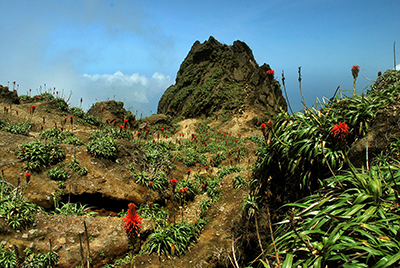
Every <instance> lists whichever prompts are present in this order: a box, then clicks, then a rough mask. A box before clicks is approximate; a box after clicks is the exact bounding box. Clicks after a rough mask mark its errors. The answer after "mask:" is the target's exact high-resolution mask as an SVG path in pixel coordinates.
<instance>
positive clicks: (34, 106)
mask: <svg viewBox="0 0 400 268" xmlns="http://www.w3.org/2000/svg"><path fill="white" fill-rule="evenodd" d="M35 109H36V105H35V104H34V105H32V113H34V112H35Z"/></svg>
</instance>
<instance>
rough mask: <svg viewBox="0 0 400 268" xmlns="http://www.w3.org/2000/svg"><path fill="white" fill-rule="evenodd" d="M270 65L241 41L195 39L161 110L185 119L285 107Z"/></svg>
mask: <svg viewBox="0 0 400 268" xmlns="http://www.w3.org/2000/svg"><path fill="white" fill-rule="evenodd" d="M268 70H271V68H270V66H269V65H267V64H263V65H262V66H261V67H260V66H259V65H258V64H257V62H256V61H255V59H254V56H253V53H252V51H251V49H250V48H249V46H248V45H247V44H246V43H244V42H242V41H235V42H234V43H233V45H231V46H228V45H225V44H221V43H220V42H218V41H217V40H216V39H215V38H214V37H212V36H211V37H210V38H209V39H208V40H207V41H205V42H204V43H200V42H199V41H196V42H195V43H194V44H193V46H192V48H191V49H190V52H189V54H188V55H187V56H186V58H185V60H184V61H183V63H182V64H181V66H180V69H179V71H178V74H177V77H176V83H175V85H172V86H170V87H169V88H168V89H167V90H166V91H165V93H164V94H163V96H162V97H161V100H160V102H159V104H158V113H165V114H170V115H171V116H181V117H183V118H192V117H199V116H201V115H206V116H210V115H214V114H222V115H228V114H232V113H236V112H241V111H243V110H244V109H253V110H255V111H257V113H259V114H268V113H270V112H274V111H276V110H278V109H280V108H282V109H284V110H286V101H285V99H284V98H283V97H282V91H281V89H280V85H279V83H278V82H277V81H276V80H275V79H274V78H272V77H268V76H267V74H266V71H268Z"/></svg>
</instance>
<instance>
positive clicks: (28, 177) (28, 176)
mask: <svg viewBox="0 0 400 268" xmlns="http://www.w3.org/2000/svg"><path fill="white" fill-rule="evenodd" d="M25 179H26V183H29V181H30V179H31V173H29V172H27V173H25Z"/></svg>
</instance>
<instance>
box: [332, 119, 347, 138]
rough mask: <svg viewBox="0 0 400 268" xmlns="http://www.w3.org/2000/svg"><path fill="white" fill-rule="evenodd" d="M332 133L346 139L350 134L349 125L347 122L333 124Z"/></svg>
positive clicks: (336, 136)
mask: <svg viewBox="0 0 400 268" xmlns="http://www.w3.org/2000/svg"><path fill="white" fill-rule="evenodd" d="M331 134H332V135H333V137H335V138H338V139H342V140H344V139H345V138H346V137H347V135H348V134H349V126H348V125H347V124H346V123H345V122H339V124H337V125H335V124H333V125H332V129H331Z"/></svg>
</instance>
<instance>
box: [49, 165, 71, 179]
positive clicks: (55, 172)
mask: <svg viewBox="0 0 400 268" xmlns="http://www.w3.org/2000/svg"><path fill="white" fill-rule="evenodd" d="M48 176H49V178H50V179H52V180H55V181H65V180H66V179H67V171H66V170H64V169H63V168H59V167H55V168H52V169H50V170H49V173H48Z"/></svg>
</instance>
